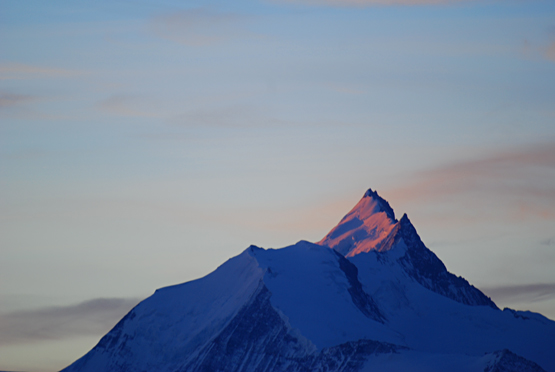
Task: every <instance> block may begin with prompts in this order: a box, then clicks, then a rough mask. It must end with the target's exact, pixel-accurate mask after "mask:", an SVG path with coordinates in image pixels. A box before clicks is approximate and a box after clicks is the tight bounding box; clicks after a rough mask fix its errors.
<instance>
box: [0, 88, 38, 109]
mask: <svg viewBox="0 0 555 372" xmlns="http://www.w3.org/2000/svg"><path fill="white" fill-rule="evenodd" d="M34 98H35V97H33V96H29V95H24V94H12V93H2V92H0V108H4V107H11V106H17V105H19V104H22V103H26V102H29V101H31V100H33V99H34Z"/></svg>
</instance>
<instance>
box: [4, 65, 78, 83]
mask: <svg viewBox="0 0 555 372" xmlns="http://www.w3.org/2000/svg"><path fill="white" fill-rule="evenodd" d="M83 74H85V73H84V72H83V71H76V70H67V69H59V68H48V67H41V66H33V65H26V64H21V63H6V64H0V80H23V79H37V78H56V77H75V76H80V75H83Z"/></svg>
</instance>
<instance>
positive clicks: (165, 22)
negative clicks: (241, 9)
mask: <svg viewBox="0 0 555 372" xmlns="http://www.w3.org/2000/svg"><path fill="white" fill-rule="evenodd" d="M246 18H247V17H245V16H240V15H237V14H232V13H219V12H214V11H209V10H206V9H189V10H181V11H177V12H174V13H171V14H164V15H158V16H155V17H154V18H153V19H152V20H151V22H150V28H151V30H152V32H153V33H154V34H155V35H156V36H158V37H160V38H163V39H167V40H171V41H174V42H177V43H179V44H183V45H188V46H204V45H212V44H217V43H221V42H223V41H227V40H229V39H232V38H235V37H239V36H241V35H244V34H246V30H245V29H244V27H243V26H244V21H245V20H246Z"/></svg>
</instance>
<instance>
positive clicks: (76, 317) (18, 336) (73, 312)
mask: <svg viewBox="0 0 555 372" xmlns="http://www.w3.org/2000/svg"><path fill="white" fill-rule="evenodd" d="M139 301H140V299H137V298H97V299H93V300H90V301H85V302H82V303H80V304H77V305H70V306H59V307H45V308H41V309H36V310H26V311H14V312H10V313H6V314H0V346H2V345H9V344H18V343H29V342H36V341H46V340H61V339H67V338H72V337H78V336H85V335H99V336H100V335H102V334H104V333H105V332H107V331H109V330H110V328H111V327H113V326H114V325H115V324H116V323H117V322H118V320H119V319H121V318H122V317H123V316H124V315H125V314H126V313H127V312H128V311H129V310H131V309H132V308H133V307H134V306H135V305H137V303H139Z"/></svg>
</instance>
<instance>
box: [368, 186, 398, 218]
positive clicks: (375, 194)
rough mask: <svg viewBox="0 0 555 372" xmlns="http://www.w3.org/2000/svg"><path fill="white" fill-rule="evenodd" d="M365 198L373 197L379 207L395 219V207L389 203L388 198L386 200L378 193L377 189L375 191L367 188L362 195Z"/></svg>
mask: <svg viewBox="0 0 555 372" xmlns="http://www.w3.org/2000/svg"><path fill="white" fill-rule="evenodd" d="M362 198H363V199H364V198H372V199H374V200H375V201H376V202H377V203H378V205H379V207H380V210H381V211H382V212H385V214H386V215H387V216H388V217H389V218H390V219H392V220H394V221H395V212H394V211H393V208H391V206H390V205H389V203H388V202H387V200H385V199H384V198H382V197H381V196H379V195H378V192H377V191H373V190H372V189H368V190H366V192H365V193H364V196H363V197H362Z"/></svg>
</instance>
